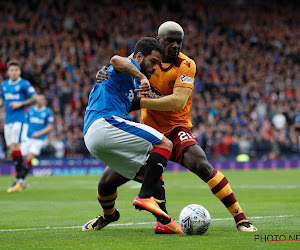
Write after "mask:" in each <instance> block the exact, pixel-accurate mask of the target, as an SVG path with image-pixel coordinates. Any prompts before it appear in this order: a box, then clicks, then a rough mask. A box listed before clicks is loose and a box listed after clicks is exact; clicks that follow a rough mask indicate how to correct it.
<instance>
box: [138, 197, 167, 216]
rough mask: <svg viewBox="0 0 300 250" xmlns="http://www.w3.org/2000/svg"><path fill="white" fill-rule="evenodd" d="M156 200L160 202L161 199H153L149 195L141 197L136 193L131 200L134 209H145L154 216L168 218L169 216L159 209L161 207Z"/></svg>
mask: <svg viewBox="0 0 300 250" xmlns="http://www.w3.org/2000/svg"><path fill="white" fill-rule="evenodd" d="M158 202H159V203H161V202H162V201H160V200H157V199H155V198H154V197H153V196H151V197H150V198H143V199H141V198H140V197H139V196H138V195H137V196H136V197H135V198H134V200H133V205H134V206H135V208H136V209H139V210H147V211H149V212H150V213H152V214H154V216H163V217H165V218H167V219H169V220H170V219H171V218H170V216H169V215H168V214H167V213H165V212H164V211H163V210H161V208H160V207H159V206H158V204H157V203H158Z"/></svg>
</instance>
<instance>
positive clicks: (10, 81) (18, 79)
mask: <svg viewBox="0 0 300 250" xmlns="http://www.w3.org/2000/svg"><path fill="white" fill-rule="evenodd" d="M20 80H21V77H20V76H19V77H18V78H17V79H12V78H9V79H8V82H9V84H15V83H18V82H19V81H20Z"/></svg>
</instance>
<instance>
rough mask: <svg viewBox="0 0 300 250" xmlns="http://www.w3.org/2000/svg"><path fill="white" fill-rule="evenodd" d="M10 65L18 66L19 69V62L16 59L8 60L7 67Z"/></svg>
mask: <svg viewBox="0 0 300 250" xmlns="http://www.w3.org/2000/svg"><path fill="white" fill-rule="evenodd" d="M10 66H18V67H19V68H20V69H21V64H20V63H19V62H18V61H17V60H10V61H8V63H7V68H9V67H10Z"/></svg>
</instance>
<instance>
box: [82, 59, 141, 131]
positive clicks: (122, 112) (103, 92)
mask: <svg viewBox="0 0 300 250" xmlns="http://www.w3.org/2000/svg"><path fill="white" fill-rule="evenodd" d="M127 59H128V60H129V61H131V62H132V63H133V64H134V65H135V66H136V67H137V68H138V69H139V70H141V68H140V65H139V64H138V63H137V62H136V61H135V60H134V59H132V58H127ZM107 73H108V74H109V79H108V80H105V81H103V82H102V83H99V84H97V85H96V86H95V87H94V88H93V90H92V91H91V93H90V96H89V103H88V106H87V108H86V111H85V117H84V129H83V134H84V135H85V133H86V131H87V130H88V128H89V127H90V125H91V124H92V123H93V122H94V121H95V120H97V119H99V118H102V117H104V118H105V117H111V116H113V115H115V116H119V117H122V118H124V119H127V120H131V118H130V116H129V115H128V112H129V110H130V107H131V101H132V100H133V99H134V98H135V97H136V96H137V93H136V92H134V89H137V88H139V85H140V82H139V81H137V80H136V79H135V78H133V77H132V76H129V75H126V74H124V73H120V72H118V71H115V70H114V68H113V67H112V66H109V68H108V70H107Z"/></svg>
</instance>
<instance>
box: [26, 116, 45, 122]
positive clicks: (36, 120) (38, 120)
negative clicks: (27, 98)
mask: <svg viewBox="0 0 300 250" xmlns="http://www.w3.org/2000/svg"><path fill="white" fill-rule="evenodd" d="M29 120H30V122H31V123H37V124H44V120H43V119H40V118H38V117H30V118H29Z"/></svg>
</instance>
